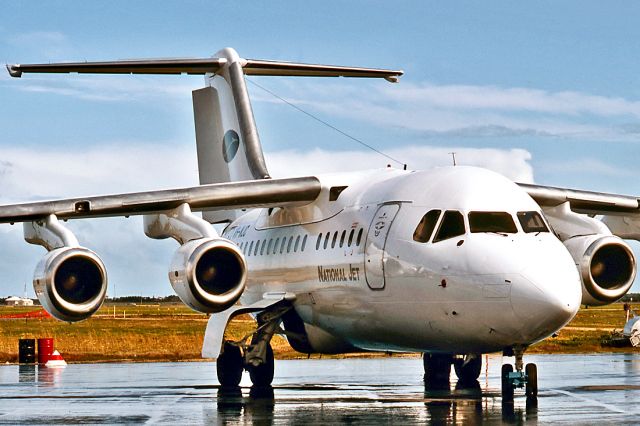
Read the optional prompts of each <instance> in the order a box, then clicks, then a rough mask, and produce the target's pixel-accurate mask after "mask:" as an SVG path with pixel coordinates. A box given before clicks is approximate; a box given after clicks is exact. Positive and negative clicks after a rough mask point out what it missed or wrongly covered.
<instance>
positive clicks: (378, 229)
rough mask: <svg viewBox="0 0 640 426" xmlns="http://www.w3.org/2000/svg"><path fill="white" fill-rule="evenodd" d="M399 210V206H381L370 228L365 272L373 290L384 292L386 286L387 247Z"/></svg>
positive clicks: (365, 254) (366, 248)
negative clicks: (390, 231) (385, 264)
mask: <svg viewBox="0 0 640 426" xmlns="http://www.w3.org/2000/svg"><path fill="white" fill-rule="evenodd" d="M399 209H400V205H399V204H383V205H381V206H380V207H378V210H377V211H376V214H375V216H373V220H372V221H371V225H370V226H369V232H368V233H367V241H366V242H365V252H364V271H365V276H366V278H367V284H368V285H369V287H370V288H371V289H373V290H382V289H383V288H384V285H385V278H384V263H385V258H386V256H387V254H386V252H385V246H386V244H387V236H388V235H389V229H391V224H392V223H393V220H394V219H395V217H396V215H397V214H398V210H399Z"/></svg>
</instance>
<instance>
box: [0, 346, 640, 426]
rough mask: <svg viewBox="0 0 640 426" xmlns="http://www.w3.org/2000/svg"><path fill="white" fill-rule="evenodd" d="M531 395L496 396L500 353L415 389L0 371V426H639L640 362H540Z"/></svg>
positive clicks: (156, 368)
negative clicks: (472, 371) (536, 389)
mask: <svg viewBox="0 0 640 426" xmlns="http://www.w3.org/2000/svg"><path fill="white" fill-rule="evenodd" d="M527 360H528V361H529V362H536V363H537V364H538V369H539V372H540V374H539V385H540V395H539V397H538V399H530V400H527V398H525V396H524V394H523V392H522V391H521V392H520V393H516V398H515V400H514V401H513V402H512V403H509V404H503V403H502V398H501V397H500V366H501V364H502V358H501V357H500V356H492V357H489V365H488V368H486V369H485V368H483V373H482V375H481V377H480V380H479V381H473V382H471V383H460V382H459V383H456V382H455V381H454V380H453V379H454V378H455V375H452V376H451V378H452V381H451V383H450V384H444V385H443V386H440V387H428V386H427V387H425V385H424V384H423V383H422V380H421V377H422V371H421V369H422V362H421V361H420V360H419V359H407V358H380V359H346V360H301V361H297V360H296V361H280V362H278V363H277V368H276V380H275V382H274V386H273V387H267V388H256V387H251V386H250V382H249V381H248V378H246V377H245V378H243V382H241V387H238V388H231V389H227V388H221V387H219V386H218V385H217V382H216V380H215V366H214V365H213V363H204V362H202V363H175V364H171V363H156V364H93V365H88V364H87V365H69V366H68V367H67V368H66V369H47V368H39V367H34V366H16V365H9V366H1V367H0V388H1V389H0V424H25V423H28V424H85V423H91V424H145V423H147V424H163V423H164V424H176V423H180V424H202V423H206V424H215V423H219V424H259V425H271V424H317V423H323V424H341V423H348V424H380V423H386V424H388V423H393V424H425V423H431V424H464V425H477V424H536V423H538V422H540V423H548V422H558V421H561V422H567V423H571V424H574V423H582V424H584V423H593V422H596V421H597V422H599V423H615V424H621V423H628V424H634V423H636V419H637V415H638V413H639V411H640V410H639V409H638V408H637V401H639V400H640V355H638V354H626V355H625V354H609V355H590V356H584V355H544V356H541V355H538V356H530V357H528V358H527Z"/></svg>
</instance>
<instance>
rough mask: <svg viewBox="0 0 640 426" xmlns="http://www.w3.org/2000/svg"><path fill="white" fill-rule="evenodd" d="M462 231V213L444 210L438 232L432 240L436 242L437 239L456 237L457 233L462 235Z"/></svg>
mask: <svg viewBox="0 0 640 426" xmlns="http://www.w3.org/2000/svg"><path fill="white" fill-rule="evenodd" d="M464 232H465V230H464V217H463V216H462V213H460V212H459V211H455V210H447V211H446V212H444V216H443V218H442V222H441V223H440V228H438V233H437V234H436V237H435V238H434V239H433V242H434V243H437V242H438V241H443V240H447V239H449V238H453V237H457V236H458V235H463V234H464Z"/></svg>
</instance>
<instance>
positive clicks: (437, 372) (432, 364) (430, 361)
mask: <svg viewBox="0 0 640 426" xmlns="http://www.w3.org/2000/svg"><path fill="white" fill-rule="evenodd" d="M422 361H423V365H424V381H425V383H427V384H429V385H438V384H449V376H450V375H451V364H452V362H453V356H452V355H450V354H438V353H434V354H428V353H425V354H424V355H423V359H422Z"/></svg>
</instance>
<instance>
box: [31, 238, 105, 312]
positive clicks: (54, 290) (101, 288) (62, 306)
mask: <svg viewBox="0 0 640 426" xmlns="http://www.w3.org/2000/svg"><path fill="white" fill-rule="evenodd" d="M33 288H34V289H35V291H36V295H37V296H38V300H40V303H41V304H42V306H43V307H44V309H45V310H46V311H47V312H49V314H51V315H52V316H53V317H54V318H57V319H59V320H61V321H67V322H76V321H81V320H84V319H87V318H89V317H90V316H91V315H93V314H94V313H95V312H96V311H97V310H98V309H100V306H102V302H104V299H105V297H106V296H107V270H106V269H105V267H104V264H103V263H102V260H100V258H99V257H98V256H97V255H96V254H95V253H94V252H92V251H91V250H89V249H86V248H84V247H61V248H57V249H54V250H51V251H50V252H49V253H47V255H46V256H45V257H44V258H43V259H42V260H41V261H40V263H38V266H37V267H36V271H35V273H34V276H33Z"/></svg>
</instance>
